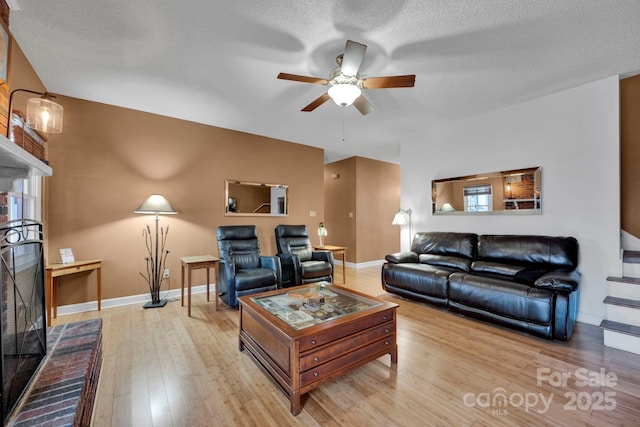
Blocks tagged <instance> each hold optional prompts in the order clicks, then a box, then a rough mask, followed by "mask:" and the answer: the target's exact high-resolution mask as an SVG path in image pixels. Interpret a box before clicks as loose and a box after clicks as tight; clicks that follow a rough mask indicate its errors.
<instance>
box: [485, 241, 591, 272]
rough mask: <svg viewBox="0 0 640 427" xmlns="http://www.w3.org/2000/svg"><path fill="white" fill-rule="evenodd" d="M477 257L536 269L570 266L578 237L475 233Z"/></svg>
mask: <svg viewBox="0 0 640 427" xmlns="http://www.w3.org/2000/svg"><path fill="white" fill-rule="evenodd" d="M477 259H478V260H479V261H487V262H496V263H505V264H516V265H522V266H526V267H534V268H536V269H548V270H556V269H569V270H573V269H575V268H576V267H577V266H578V241H577V240H576V239H575V238H573V237H552V236H519V235H483V236H479V237H478V257H477Z"/></svg>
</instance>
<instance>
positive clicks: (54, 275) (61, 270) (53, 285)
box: [45, 259, 102, 326]
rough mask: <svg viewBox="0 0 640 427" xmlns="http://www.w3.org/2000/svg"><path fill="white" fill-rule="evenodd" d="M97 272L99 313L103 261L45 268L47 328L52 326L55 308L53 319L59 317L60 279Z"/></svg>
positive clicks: (76, 262)
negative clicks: (71, 275)
mask: <svg viewBox="0 0 640 427" xmlns="http://www.w3.org/2000/svg"><path fill="white" fill-rule="evenodd" d="M91 270H96V271H97V275H98V276H97V282H98V283H97V285H98V311H100V309H101V307H100V305H101V304H100V302H101V299H102V296H101V293H102V260H101V259H91V260H87V261H74V262H69V263H67V264H49V265H48V266H46V267H45V272H46V283H47V284H46V286H47V288H46V297H45V300H46V305H47V326H51V315H52V313H51V311H52V306H53V318H54V319H55V318H56V317H58V277H60V276H66V275H68V274H74V273H81V272H83V271H91Z"/></svg>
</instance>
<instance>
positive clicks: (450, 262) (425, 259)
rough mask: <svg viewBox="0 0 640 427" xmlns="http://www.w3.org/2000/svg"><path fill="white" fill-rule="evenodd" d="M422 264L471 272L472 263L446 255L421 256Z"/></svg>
mask: <svg viewBox="0 0 640 427" xmlns="http://www.w3.org/2000/svg"><path fill="white" fill-rule="evenodd" d="M418 259H419V261H420V263H422V264H431V265H438V266H440V267H449V268H453V269H456V270H460V271H469V269H470V267H471V261H470V260H468V259H466V258H460V257H456V256H446V255H432V254H420V256H419V257H418Z"/></svg>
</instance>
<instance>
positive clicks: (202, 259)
mask: <svg viewBox="0 0 640 427" xmlns="http://www.w3.org/2000/svg"><path fill="white" fill-rule="evenodd" d="M180 261H181V262H182V277H181V280H180V287H181V289H180V302H181V303H182V306H183V307H184V271H185V269H186V270H187V307H188V308H187V312H188V314H189V317H191V271H192V270H197V269H200V268H206V269H207V301H209V282H210V280H209V269H210V268H213V277H214V283H213V290H214V292H215V298H216V311H218V262H219V261H220V258H217V257H214V256H213V255H195V256H185V257H182V258H180Z"/></svg>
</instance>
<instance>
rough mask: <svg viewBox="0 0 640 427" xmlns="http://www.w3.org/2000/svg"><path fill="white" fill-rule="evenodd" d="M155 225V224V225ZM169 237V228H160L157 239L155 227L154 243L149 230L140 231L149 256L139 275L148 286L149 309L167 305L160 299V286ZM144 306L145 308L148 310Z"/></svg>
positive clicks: (165, 301) (167, 253) (147, 228)
mask: <svg viewBox="0 0 640 427" xmlns="http://www.w3.org/2000/svg"><path fill="white" fill-rule="evenodd" d="M156 225H157V223H156ZM168 235H169V226H168V225H167V226H166V227H160V235H159V237H160V238H158V227H156V238H155V242H154V240H153V238H152V235H151V228H149V225H147V227H146V228H144V229H143V230H142V237H143V238H144V239H145V244H146V245H147V253H148V254H149V256H147V257H145V259H144V260H145V263H146V267H147V272H146V273H140V275H141V276H142V277H143V278H144V279H145V280H146V281H147V284H148V285H149V292H150V293H151V302H150V303H147V305H148V306H149V307H162V306H163V305H165V304H166V303H167V300H161V299H160V286H161V285H162V276H163V274H164V266H165V262H166V261H167V255H169V251H168V250H166V249H165V246H166V243H167V236H168ZM147 305H145V308H149V307H147Z"/></svg>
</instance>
